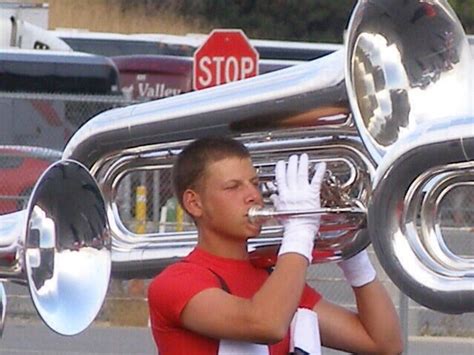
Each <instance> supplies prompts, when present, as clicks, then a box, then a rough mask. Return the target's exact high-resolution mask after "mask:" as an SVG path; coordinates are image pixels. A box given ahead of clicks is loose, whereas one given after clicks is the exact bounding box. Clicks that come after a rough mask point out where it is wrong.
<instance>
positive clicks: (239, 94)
mask: <svg viewBox="0 0 474 355" xmlns="http://www.w3.org/2000/svg"><path fill="white" fill-rule="evenodd" d="M343 64H344V52H343V51H342V50H339V51H337V52H334V53H332V54H329V55H327V56H326V57H323V58H321V59H318V60H316V61H313V62H308V63H304V64H299V65H297V66H294V67H290V68H285V69H282V70H279V71H276V72H273V73H268V74H264V75H261V76H257V77H254V78H250V79H246V80H242V81H238V82H233V83H229V84H226V85H222V86H218V87H213V88H209V89H205V90H202V91H195V92H191V93H186V94H184V95H178V96H174V97H169V98H166V99H164V100H156V101H152V102H147V103H142V104H137V105H131V106H128V107H124V108H118V109H112V110H109V111H106V112H104V113H101V114H99V115H97V116H95V117H94V118H93V119H91V120H89V121H88V122H87V123H86V124H85V125H83V126H82V127H81V128H80V129H79V130H78V131H77V132H76V133H75V134H74V135H73V137H72V138H71V140H70V141H69V142H68V144H67V145H66V147H65V149H64V152H63V156H62V157H63V159H73V160H77V161H80V162H81V163H83V164H84V165H85V166H86V167H88V168H89V169H91V170H92V171H94V169H95V168H94V166H95V165H96V164H97V163H98V162H100V161H102V160H103V159H104V157H106V156H108V155H110V154H111V152H117V151H122V150H125V149H129V148H136V147H140V146H146V145H150V144H160V143H170V142H177V141H178V142H179V141H186V140H191V139H196V138H199V137H202V136H208V135H232V136H238V135H242V134H245V133H255V132H268V131H269V130H275V129H286V128H297V127H302V126H303V127H304V126H305V125H306V126H307V125H317V124H318V121H321V122H319V124H321V125H324V124H328V122H327V121H325V119H327V118H328V117H338V118H340V117H341V115H342V116H344V117H345V118H346V120H347V118H348V116H349V113H350V110H349V107H348V101H347V95H346V91H345V87H344V71H343ZM315 76H317V77H318V78H319V79H317V80H316V79H315ZM329 123H331V122H329Z"/></svg>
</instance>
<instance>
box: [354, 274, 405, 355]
mask: <svg viewBox="0 0 474 355" xmlns="http://www.w3.org/2000/svg"><path fill="white" fill-rule="evenodd" d="M353 290H354V294H355V297H356V303H357V309H358V313H359V319H360V321H361V323H362V325H363V326H364V328H365V329H366V331H367V333H368V334H369V336H370V338H371V339H372V340H373V341H374V343H375V344H376V346H377V349H378V350H380V353H382V354H398V353H401V352H402V350H403V340H402V335H401V328H400V322H399V318H398V315H397V312H396V310H395V307H394V305H393V302H392V300H391V299H390V297H389V295H388V292H387V291H386V289H385V288H384V286H383V285H382V283H381V282H380V281H379V280H377V279H375V280H374V281H372V282H370V283H368V284H367V285H365V286H362V287H354V288H353Z"/></svg>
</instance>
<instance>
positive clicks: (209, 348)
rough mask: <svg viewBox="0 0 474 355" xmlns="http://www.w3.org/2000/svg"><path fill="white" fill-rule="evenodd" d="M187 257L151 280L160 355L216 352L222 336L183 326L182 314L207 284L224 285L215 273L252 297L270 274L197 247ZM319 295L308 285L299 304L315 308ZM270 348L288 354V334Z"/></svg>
mask: <svg viewBox="0 0 474 355" xmlns="http://www.w3.org/2000/svg"><path fill="white" fill-rule="evenodd" d="M184 260H185V261H186V262H178V263H176V264H173V265H170V266H169V267H167V268H166V269H165V270H164V271H163V272H161V273H160V274H159V275H158V276H156V277H155V279H154V280H153V281H152V283H151V284H150V287H149V289H148V303H149V307H150V320H151V326H152V332H153V337H154V339H155V342H156V344H157V347H158V349H159V353H160V355H168V354H172V355H176V354H193V355H198V354H203V355H204V354H205V355H209V354H217V352H218V349H219V340H216V339H212V338H209V337H205V336H202V335H199V334H196V333H193V332H191V331H188V330H186V329H184V328H183V327H182V325H181V322H180V315H181V312H182V311H183V309H184V307H185V306H186V304H187V303H188V301H189V300H190V299H191V298H192V297H193V296H195V295H196V294H198V293H199V292H201V291H203V290H205V289H207V288H213V287H218V288H222V285H221V282H220V281H219V278H218V277H217V276H216V275H215V274H217V275H219V276H220V277H221V278H222V279H223V280H224V281H225V283H226V285H227V287H228V288H229V291H230V293H231V294H233V295H236V296H239V297H245V298H251V297H252V296H253V295H254V294H255V293H256V292H257V291H258V290H259V289H260V287H261V286H262V284H263V283H264V282H265V280H266V279H267V278H268V276H269V274H268V272H267V271H266V270H264V269H259V268H256V267H255V266H253V265H252V264H251V263H250V262H249V261H243V260H234V259H226V258H221V257H218V256H214V255H212V254H209V253H207V252H205V251H203V250H201V249H198V248H196V249H194V250H193V251H192V252H191V253H190V254H189V255H188V256H187V257H186V258H185V259H184ZM211 270H212V271H211ZM213 272H214V273H215V274H214V273H213ZM320 299H321V295H320V294H319V293H317V292H316V291H315V290H313V289H312V288H311V287H309V286H308V285H306V287H305V289H304V291H303V295H302V298H301V302H300V307H302V308H309V309H312V308H313V307H314V306H315V305H316V303H317V302H318V301H319V300H320ZM269 350H270V354H272V355H277V354H278V355H279V354H288V351H289V335H287V336H286V338H285V339H284V340H282V341H281V342H279V343H277V344H274V345H270V346H269Z"/></svg>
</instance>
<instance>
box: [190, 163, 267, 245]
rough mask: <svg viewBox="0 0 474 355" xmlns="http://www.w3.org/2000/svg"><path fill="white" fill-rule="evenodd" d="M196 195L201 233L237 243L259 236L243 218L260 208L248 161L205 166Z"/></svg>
mask: <svg viewBox="0 0 474 355" xmlns="http://www.w3.org/2000/svg"><path fill="white" fill-rule="evenodd" d="M198 194H199V198H200V201H201V206H202V208H201V215H200V216H199V218H198V223H199V228H200V230H201V231H202V232H204V233H208V234H209V233H211V234H216V235H218V236H219V237H220V238H224V237H225V238H232V239H235V238H237V239H240V240H246V239H247V238H249V237H254V236H257V235H258V234H259V233H260V229H261V228H260V226H258V225H254V224H252V223H250V222H249V220H248V217H247V213H248V210H249V208H250V207H251V206H254V205H260V206H261V205H263V201H262V196H261V194H260V190H259V186H258V177H257V173H256V171H255V168H254V167H253V165H252V162H251V160H250V158H243V159H242V158H238V157H232V158H226V159H222V160H219V161H216V162H213V163H211V164H209V165H208V166H207V169H206V172H205V174H204V176H203V178H202V181H201V184H200V188H199V192H198Z"/></svg>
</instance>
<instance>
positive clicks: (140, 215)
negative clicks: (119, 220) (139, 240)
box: [135, 185, 147, 234]
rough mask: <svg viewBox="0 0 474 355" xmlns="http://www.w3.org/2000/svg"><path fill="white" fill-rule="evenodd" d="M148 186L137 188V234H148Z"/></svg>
mask: <svg viewBox="0 0 474 355" xmlns="http://www.w3.org/2000/svg"><path fill="white" fill-rule="evenodd" d="M146 198H147V196H146V186H143V185H140V186H137V190H136V199H135V222H136V227H135V232H136V233H137V234H144V233H146Z"/></svg>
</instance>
